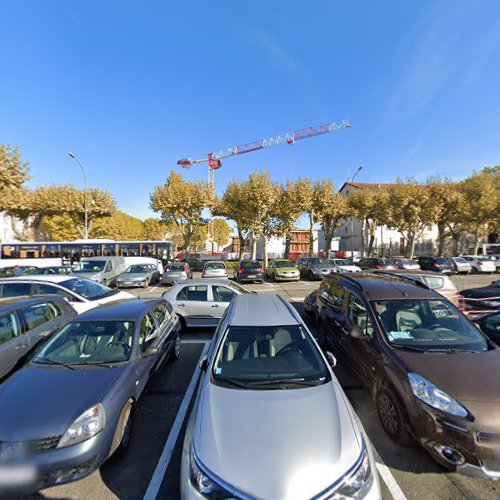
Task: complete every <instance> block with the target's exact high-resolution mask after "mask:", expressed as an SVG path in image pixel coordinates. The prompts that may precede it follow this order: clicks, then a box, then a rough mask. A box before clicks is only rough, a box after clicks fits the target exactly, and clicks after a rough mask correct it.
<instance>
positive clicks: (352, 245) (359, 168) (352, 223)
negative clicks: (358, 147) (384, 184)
mask: <svg viewBox="0 0 500 500" xmlns="http://www.w3.org/2000/svg"><path fill="white" fill-rule="evenodd" d="M360 170H363V167H362V166H359V167H358V169H357V170H356V172H354V175H353V176H352V179H351V182H350V184H351V193H352V183H353V182H354V179H355V177H356V176H357V175H358V173H359V172H360ZM353 233H354V221H353V218H352V215H351V259H352V261H353V262H354V243H353Z"/></svg>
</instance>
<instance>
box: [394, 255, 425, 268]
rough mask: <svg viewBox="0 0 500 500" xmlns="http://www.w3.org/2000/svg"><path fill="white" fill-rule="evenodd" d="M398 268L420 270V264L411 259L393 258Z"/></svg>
mask: <svg viewBox="0 0 500 500" xmlns="http://www.w3.org/2000/svg"><path fill="white" fill-rule="evenodd" d="M393 260H394V263H395V264H396V266H397V268H398V269H408V270H409V271H418V270H420V265H419V264H418V262H415V261H414V260H413V259H402V258H400V259H393Z"/></svg>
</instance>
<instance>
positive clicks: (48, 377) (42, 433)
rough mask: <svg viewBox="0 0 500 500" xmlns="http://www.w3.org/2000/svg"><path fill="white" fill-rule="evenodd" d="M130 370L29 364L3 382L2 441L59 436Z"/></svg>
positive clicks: (0, 404) (0, 390)
mask: <svg viewBox="0 0 500 500" xmlns="http://www.w3.org/2000/svg"><path fill="white" fill-rule="evenodd" d="M124 370H126V365H124V366H116V367H113V368H99V367H92V368H84V369H80V368H78V369H76V370H74V371H72V370H69V369H66V368H64V367H58V366H45V365H44V366H37V365H33V364H32V365H29V366H27V367H26V368H24V369H22V370H20V371H19V372H17V373H16V374H14V375H13V376H12V377H10V378H8V379H7V380H6V381H5V382H4V383H3V384H2V385H0V408H1V411H0V441H2V440H6V441H25V440H32V439H42V438H46V437H50V436H59V435H61V434H64V432H66V430H67V428H68V427H69V426H70V425H71V424H72V423H73V422H74V421H75V419H77V418H78V417H79V416H80V415H81V414H82V413H83V412H84V411H86V410H88V409H89V408H90V407H92V406H94V405H95V404H97V403H99V402H101V401H102V399H103V398H104V396H105V395H106V394H107V392H108V391H109V390H110V388H111V387H112V386H113V384H114V383H115V382H116V380H117V379H118V378H119V377H120V375H121V374H122V373H123V372H124Z"/></svg>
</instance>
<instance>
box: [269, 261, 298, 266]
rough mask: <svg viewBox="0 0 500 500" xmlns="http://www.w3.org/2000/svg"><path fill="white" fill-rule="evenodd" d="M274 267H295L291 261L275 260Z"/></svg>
mask: <svg viewBox="0 0 500 500" xmlns="http://www.w3.org/2000/svg"><path fill="white" fill-rule="evenodd" d="M274 267H295V264H294V263H293V262H292V261H291V260H276V261H275V262H274Z"/></svg>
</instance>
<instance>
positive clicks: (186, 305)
mask: <svg viewBox="0 0 500 500" xmlns="http://www.w3.org/2000/svg"><path fill="white" fill-rule="evenodd" d="M245 293H252V292H250V291H249V290H247V289H246V288H243V287H242V286H240V285H238V284H237V283H234V282H233V281H229V280H227V279H198V280H190V281H188V282H182V283H176V284H175V285H174V286H173V287H172V288H171V289H170V290H167V291H166V292H165V293H164V294H163V298H164V299H165V300H167V301H168V302H169V303H170V304H172V307H173V309H174V312H175V313H176V314H177V315H178V316H179V319H180V321H181V324H182V326H183V327H184V328H186V327H213V326H217V324H218V323H219V320H220V318H221V317H222V315H223V314H224V312H225V311H226V309H227V306H228V305H229V303H230V302H231V300H232V299H233V298H234V297H235V296H236V295H242V294H245Z"/></svg>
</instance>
